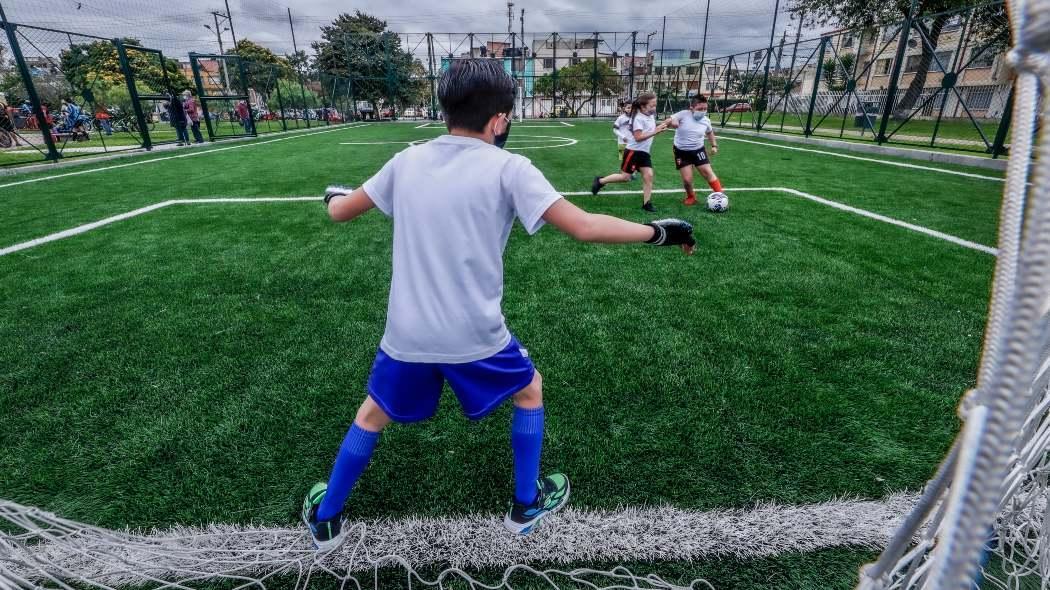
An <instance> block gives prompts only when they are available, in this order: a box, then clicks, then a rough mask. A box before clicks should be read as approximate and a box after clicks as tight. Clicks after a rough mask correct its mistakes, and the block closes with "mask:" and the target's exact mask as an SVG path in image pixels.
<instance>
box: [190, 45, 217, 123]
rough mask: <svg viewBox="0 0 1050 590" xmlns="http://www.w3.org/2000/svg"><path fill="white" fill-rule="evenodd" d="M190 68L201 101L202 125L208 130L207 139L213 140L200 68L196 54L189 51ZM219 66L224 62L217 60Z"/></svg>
mask: <svg viewBox="0 0 1050 590" xmlns="http://www.w3.org/2000/svg"><path fill="white" fill-rule="evenodd" d="M189 57H190V70H192V71H193V82H194V84H196V86H197V98H199V99H200V101H201V113H202V114H203V115H204V127H205V128H207V130H208V141H215V132H214V131H213V130H212V120H211V115H210V114H208V100H207V98H205V96H204V82H202V81H201V68H200V64H198V63H197V54H196V53H193V52H192V51H191V52H190V55H189ZM219 64H220V67H226V64H224V63H222V62H221V61H220V62H219Z"/></svg>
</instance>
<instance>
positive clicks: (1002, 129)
mask: <svg viewBox="0 0 1050 590" xmlns="http://www.w3.org/2000/svg"><path fill="white" fill-rule="evenodd" d="M1016 90H1017V87H1016V86H1011V87H1010V94H1009V96H1007V97H1006V107H1005V108H1004V109H1003V118H1002V119H1000V121H999V129H998V130H996V132H995V143H993V144H992V157H993V158H998V157H999V156H1001V155H1003V154H1005V153H1006V134H1007V133H1008V132H1009V131H1010V118H1011V115H1013V112H1014V91H1016Z"/></svg>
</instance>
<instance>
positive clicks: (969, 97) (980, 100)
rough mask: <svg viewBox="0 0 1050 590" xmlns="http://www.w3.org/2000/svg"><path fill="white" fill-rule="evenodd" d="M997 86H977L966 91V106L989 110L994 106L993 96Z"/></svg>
mask: <svg viewBox="0 0 1050 590" xmlns="http://www.w3.org/2000/svg"><path fill="white" fill-rule="evenodd" d="M994 93H995V86H976V87H973V88H967V89H966V106H967V107H968V108H971V109H979V110H987V109H988V107H990V106H992V94H994Z"/></svg>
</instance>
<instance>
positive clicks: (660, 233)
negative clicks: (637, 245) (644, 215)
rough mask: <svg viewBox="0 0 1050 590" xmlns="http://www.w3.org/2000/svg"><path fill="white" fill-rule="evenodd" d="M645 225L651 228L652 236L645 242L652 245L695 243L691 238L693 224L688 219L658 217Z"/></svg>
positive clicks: (687, 244)
mask: <svg viewBox="0 0 1050 590" xmlns="http://www.w3.org/2000/svg"><path fill="white" fill-rule="evenodd" d="M645 225H648V226H649V227H651V228H653V237H651V238H649V239H648V240H646V241H645V243H646V244H652V245H654V246H681V245H683V244H684V245H686V246H695V245H696V240H694V239H693V226H692V225H690V223H689V222H688V221H682V220H681V219H659V220H657V221H653V222H652V223H647V224H645Z"/></svg>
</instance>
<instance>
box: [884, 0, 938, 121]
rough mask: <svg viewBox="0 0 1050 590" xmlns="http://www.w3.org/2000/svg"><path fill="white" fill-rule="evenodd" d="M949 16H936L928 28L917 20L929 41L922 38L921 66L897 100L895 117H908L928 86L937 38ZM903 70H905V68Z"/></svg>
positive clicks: (894, 110)
mask: <svg viewBox="0 0 1050 590" xmlns="http://www.w3.org/2000/svg"><path fill="white" fill-rule="evenodd" d="M949 18H950V15H947V14H942V15H939V16H936V17H934V19H933V23H932V24H931V25H930V27H929V29H927V28H926V25H925V23H923V22H922V21H921V20H919V21H916V26H917V27H919V29H921V30H922V31H923V32H924V33H926V38H927V39H928V40H929V42H928V43H927V42H926V41H923V40H920V42H921V43H922V57H921V58H920V59H919V67H918V69H917V70H916V71H915V77H914V78H912V80H911V83H910V84H908V89H907V90H906V91H905V92H904V96H902V97H901V99H900V100H899V101H898V102H897V106H896V107H895V108H894V109H893V116H894V117H895V118H898V119H903V118H906V117H907V116H908V115H909V114H910V112H911V110H912V109H913V108H915V104H916V103H917V102H919V97H921V96H922V91H923V89H924V88H925V87H926V75H927V74H928V73H929V71H930V64H932V63H933V54H934V53H936V51H937V39H938V38H939V37H940V36H941V29H942V28H944V25H945V24H946V23H947V22H948V19H949ZM943 65H948V64H943ZM901 71H903V68H902V69H901Z"/></svg>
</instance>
